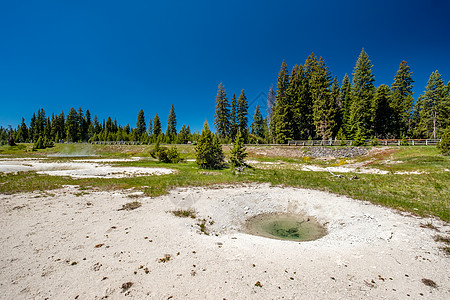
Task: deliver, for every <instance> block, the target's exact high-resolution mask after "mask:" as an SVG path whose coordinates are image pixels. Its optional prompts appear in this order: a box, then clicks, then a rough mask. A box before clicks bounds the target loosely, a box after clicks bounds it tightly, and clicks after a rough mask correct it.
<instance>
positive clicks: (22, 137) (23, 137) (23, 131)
mask: <svg viewBox="0 0 450 300" xmlns="http://www.w3.org/2000/svg"><path fill="white" fill-rule="evenodd" d="M19 132H20V134H19V137H18V138H16V140H17V141H18V142H22V143H26V142H27V141H28V127H27V124H26V123H25V118H22V123H21V124H20V127H19Z"/></svg>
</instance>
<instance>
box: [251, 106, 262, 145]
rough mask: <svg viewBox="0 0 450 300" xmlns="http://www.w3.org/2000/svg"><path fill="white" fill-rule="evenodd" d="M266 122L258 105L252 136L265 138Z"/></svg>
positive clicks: (254, 116)
mask: <svg viewBox="0 0 450 300" xmlns="http://www.w3.org/2000/svg"><path fill="white" fill-rule="evenodd" d="M263 127H264V120H263V117H262V115H261V111H260V110H259V103H256V109H255V114H254V115H253V123H252V126H251V129H252V131H251V132H252V134H254V135H256V136H257V137H262V138H264V128H263Z"/></svg>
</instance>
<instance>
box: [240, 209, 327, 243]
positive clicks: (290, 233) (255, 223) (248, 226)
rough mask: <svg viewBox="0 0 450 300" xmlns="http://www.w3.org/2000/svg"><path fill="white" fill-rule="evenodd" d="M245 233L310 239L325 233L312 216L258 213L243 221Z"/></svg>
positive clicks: (285, 238) (298, 239) (268, 236)
mask: <svg viewBox="0 0 450 300" xmlns="http://www.w3.org/2000/svg"><path fill="white" fill-rule="evenodd" d="M245 230H246V233H249V234H252V235H258V236H262V237H267V238H271V239H278V240H289V241H312V240H317V239H320V238H321V237H323V236H325V235H326V234H327V230H326V229H325V227H323V226H322V225H321V224H320V223H319V222H317V220H316V219H315V218H314V217H308V216H304V215H298V214H286V213H279V214H259V215H256V216H254V217H251V218H249V219H248V220H247V221H246V223H245Z"/></svg>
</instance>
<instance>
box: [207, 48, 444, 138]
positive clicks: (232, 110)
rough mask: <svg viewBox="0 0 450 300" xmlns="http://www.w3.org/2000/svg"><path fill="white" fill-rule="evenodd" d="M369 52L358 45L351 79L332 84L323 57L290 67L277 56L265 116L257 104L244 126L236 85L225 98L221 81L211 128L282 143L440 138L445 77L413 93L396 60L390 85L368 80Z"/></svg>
mask: <svg viewBox="0 0 450 300" xmlns="http://www.w3.org/2000/svg"><path fill="white" fill-rule="evenodd" d="M372 67H373V65H372V63H371V61H370V59H369V56H368V54H367V53H366V52H365V50H364V49H362V51H361V53H360V55H359V57H358V59H357V61H356V65H355V67H354V71H353V73H352V78H351V79H350V77H349V76H348V75H347V74H345V76H344V78H343V80H342V83H341V84H339V82H338V79H337V77H336V76H332V75H331V72H330V70H329V68H328V67H327V65H326V63H325V61H324V59H323V58H322V57H320V58H318V57H317V56H316V55H315V54H314V53H313V54H311V55H310V56H308V58H307V59H306V61H305V62H304V64H303V65H295V66H294V67H293V68H292V70H291V71H290V72H289V70H288V67H287V64H286V62H285V61H283V62H282V64H281V68H280V71H279V73H278V78H277V86H276V89H275V90H274V89H273V88H270V90H269V93H268V97H267V116H266V117H265V118H264V119H263V117H262V114H261V111H260V109H259V105H257V106H256V109H255V113H254V116H253V123H252V124H251V127H250V130H249V129H248V127H247V108H248V105H247V102H246V97H245V94H244V90H242V92H241V95H240V96H239V98H238V100H237V102H236V100H235V95H234V94H233V97H232V100H231V103H229V102H228V99H227V97H226V93H225V90H224V87H223V85H222V84H220V85H219V89H218V93H217V96H216V114H215V122H214V125H215V128H216V133H217V134H218V135H219V136H220V137H221V138H222V140H226V139H229V140H233V139H234V136H235V135H236V131H237V129H239V130H240V131H241V132H242V133H243V136H244V140H245V141H246V142H249V141H250V142H252V141H253V142H254V141H267V142H269V143H281V144H283V143H287V142H288V141H289V140H306V139H322V140H327V139H331V138H336V139H339V140H345V139H364V138H371V137H372V138H434V139H436V138H440V137H441V135H442V134H443V132H444V130H445V129H446V128H447V127H448V126H449V125H450V81H449V82H448V83H447V84H445V83H444V80H443V78H442V76H441V75H440V74H439V72H438V71H435V72H433V73H432V74H431V75H430V78H429V80H428V83H427V86H426V88H425V91H424V93H423V94H422V95H420V96H419V97H418V99H417V101H414V98H413V91H412V89H413V87H414V80H413V78H412V71H411V69H410V67H409V66H408V64H407V62H406V61H402V62H401V63H400V65H399V68H398V71H397V73H396V75H395V77H394V81H393V83H392V84H391V86H388V85H386V84H381V85H380V86H378V87H375V84H374V82H375V76H374V74H373V72H372Z"/></svg>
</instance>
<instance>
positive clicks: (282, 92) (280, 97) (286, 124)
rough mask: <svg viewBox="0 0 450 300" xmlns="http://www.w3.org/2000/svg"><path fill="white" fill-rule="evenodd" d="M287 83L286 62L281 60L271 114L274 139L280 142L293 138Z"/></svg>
mask: <svg viewBox="0 0 450 300" xmlns="http://www.w3.org/2000/svg"><path fill="white" fill-rule="evenodd" d="M288 85H289V72H288V70H287V65H286V62H285V61H284V60H283V63H282V64H281V68H280V72H279V73H278V84H277V95H276V97H275V98H276V105H275V109H274V115H273V121H272V123H273V127H274V129H273V131H274V134H275V137H274V138H275V141H276V142H277V143H280V144H284V143H287V142H288V141H289V140H291V139H293V138H294V132H293V129H292V123H291V122H292V118H293V107H292V103H291V102H290V99H289V98H288V97H287V95H286V90H287V88H288Z"/></svg>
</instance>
